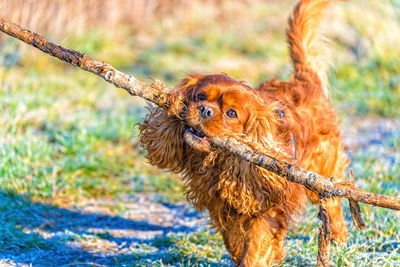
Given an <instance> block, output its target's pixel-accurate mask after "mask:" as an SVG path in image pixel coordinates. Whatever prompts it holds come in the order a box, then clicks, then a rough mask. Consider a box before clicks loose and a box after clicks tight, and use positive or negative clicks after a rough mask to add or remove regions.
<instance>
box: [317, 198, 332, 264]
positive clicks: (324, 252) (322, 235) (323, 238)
mask: <svg viewBox="0 0 400 267" xmlns="http://www.w3.org/2000/svg"><path fill="white" fill-rule="evenodd" d="M319 201H320V209H319V213H318V219H320V220H321V222H322V225H321V226H320V228H319V234H318V256H317V267H329V248H330V242H331V233H332V229H331V225H330V223H329V215H328V211H327V210H326V199H325V198H324V197H322V196H320V200H319Z"/></svg>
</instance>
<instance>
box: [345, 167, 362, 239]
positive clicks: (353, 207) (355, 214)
mask: <svg viewBox="0 0 400 267" xmlns="http://www.w3.org/2000/svg"><path fill="white" fill-rule="evenodd" d="M349 172H350V182H351V184H352V185H354V183H355V180H354V170H352V169H350V171H349ZM349 206H350V213H351V217H352V218H353V223H354V226H355V227H356V228H357V229H358V230H360V231H362V230H364V229H365V228H366V226H365V223H364V220H363V218H362V215H361V210H360V205H358V202H357V201H354V200H351V199H349Z"/></svg>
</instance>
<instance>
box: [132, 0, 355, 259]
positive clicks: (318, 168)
mask: <svg viewBox="0 0 400 267" xmlns="http://www.w3.org/2000/svg"><path fill="white" fill-rule="evenodd" d="M328 2H329V1H328V0H326V1H325V0H314V1H312V0H303V1H301V2H300V3H299V4H298V5H297V7H296V8H295V10H294V12H293V14H292V16H291V17H290V19H289V29H288V30H287V37H288V43H289V49H290V55H291V58H292V62H293V65H294V74H293V75H292V78H291V80H290V81H278V80H277V79H273V80H271V81H266V82H264V83H263V84H261V85H260V86H258V87H257V88H256V89H252V88H250V87H249V86H247V85H245V84H242V83H240V82H237V81H235V80H234V79H232V78H230V77H229V76H227V75H225V74H221V75H191V76H189V77H187V78H185V79H184V80H183V81H182V82H181V83H180V84H179V85H178V86H177V87H176V90H175V92H176V93H177V94H178V95H179V96H181V99H182V101H183V103H184V104H185V105H186V107H187V108H186V110H185V112H184V114H179V116H181V117H183V118H184V119H185V120H186V122H187V123H188V124H189V125H190V126H192V127H193V128H190V127H188V126H187V125H184V124H183V123H182V122H181V121H180V120H178V119H177V118H175V117H173V116H169V115H168V114H167V112H165V111H164V110H162V109H161V108H150V114H149V115H148V116H147V117H146V118H145V120H144V122H143V123H142V124H140V125H139V128H140V143H141V145H142V147H143V148H144V149H146V150H147V151H148V155H147V158H148V160H149V161H150V163H151V164H153V165H155V166H158V167H159V168H162V169H167V170H169V171H171V172H176V173H179V174H181V176H182V179H183V181H184V182H185V185H186V188H187V193H186V196H187V199H188V200H189V201H190V202H191V203H193V205H194V206H195V207H196V208H197V209H199V210H205V209H207V210H208V211H209V213H210V218H211V222H212V224H213V226H214V227H215V228H216V229H217V230H218V231H219V232H220V233H221V234H222V236H223V239H224V242H225V246H226V248H227V250H228V251H229V253H230V254H231V256H232V259H233V261H234V262H235V264H236V265H237V266H266V265H271V264H273V263H279V262H280V261H281V260H282V258H283V257H284V256H285V250H284V241H285V238H286V234H287V231H288V224H289V222H290V221H291V220H292V219H293V218H294V217H295V215H297V214H298V213H299V212H301V211H302V208H303V206H304V205H305V204H306V202H307V195H308V196H309V197H310V198H311V200H312V201H313V202H317V201H318V196H316V195H313V194H312V193H311V192H309V191H307V190H306V189H305V188H304V187H303V186H301V185H298V184H294V183H291V182H288V181H286V180H285V179H283V178H281V177H279V176H277V175H275V174H273V173H271V172H268V171H266V170H264V169H262V168H259V167H257V166H255V165H253V164H250V163H248V162H247V161H245V160H243V159H241V158H239V157H237V156H235V155H233V154H230V153H227V152H225V151H223V150H221V149H219V148H215V147H213V146H211V145H210V142H209V141H208V139H207V138H206V137H205V136H204V134H205V135H207V136H225V137H226V136H232V135H233V136H236V137H238V138H241V139H242V140H243V141H244V142H247V143H249V144H252V145H253V146H254V147H256V148H257V149H260V150H262V151H264V152H266V153H268V154H270V155H272V156H274V157H276V158H277V159H279V160H284V161H287V162H288V161H293V158H294V156H295V157H296V159H297V161H296V164H297V165H299V166H300V167H302V168H305V169H307V170H310V171H314V172H317V173H319V174H322V175H324V176H327V177H336V178H339V179H341V178H343V177H344V175H345V174H344V171H345V169H346V168H347V167H348V165H349V160H348V158H347V156H346V155H345V153H344V150H343V141H342V138H341V136H340V128H339V126H338V119H337V116H336V113H335V111H334V110H333V109H332V107H331V104H330V102H329V100H328V98H327V97H326V96H325V94H324V92H323V88H322V83H321V79H320V78H319V76H318V74H317V72H316V71H315V70H314V69H313V67H314V66H315V65H314V64H313V63H312V62H313V58H312V57H313V55H314V54H315V52H316V51H315V47H314V46H313V45H311V44H312V42H313V40H314V35H315V32H314V29H315V27H316V25H317V24H318V20H319V18H320V17H321V12H322V10H323V8H324V7H325V6H326V4H327V3H328ZM293 139H294V140H295V143H296V152H294V150H293V144H292V143H291V141H292V140H293ZM294 153H295V155H294ZM328 213H329V216H330V220H331V225H332V230H333V238H334V239H335V240H336V241H338V242H346V240H347V230H346V226H345V222H344V219H343V215H342V211H341V207H340V200H339V199H332V200H330V201H329V202H328Z"/></svg>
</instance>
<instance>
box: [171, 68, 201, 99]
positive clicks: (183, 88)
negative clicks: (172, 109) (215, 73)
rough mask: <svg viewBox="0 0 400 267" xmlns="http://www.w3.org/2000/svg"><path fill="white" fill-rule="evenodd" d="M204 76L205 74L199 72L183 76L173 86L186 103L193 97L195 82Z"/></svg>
mask: <svg viewBox="0 0 400 267" xmlns="http://www.w3.org/2000/svg"><path fill="white" fill-rule="evenodd" d="M204 77H205V75H199V74H193V75H189V76H188V77H186V78H184V79H183V80H182V81H181V82H180V83H179V84H178V86H177V87H176V88H175V91H176V92H178V93H179V94H180V95H181V96H183V101H184V102H185V103H186V104H187V103H188V102H190V101H191V100H192V99H193V91H194V88H195V87H196V84H197V82H198V81H199V80H201V79H203V78H204Z"/></svg>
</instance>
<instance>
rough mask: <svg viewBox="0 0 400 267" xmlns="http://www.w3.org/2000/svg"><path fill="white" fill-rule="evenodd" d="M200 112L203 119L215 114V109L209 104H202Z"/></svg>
mask: <svg viewBox="0 0 400 267" xmlns="http://www.w3.org/2000/svg"><path fill="white" fill-rule="evenodd" d="M199 113H200V116H201V117H202V118H203V119H208V118H211V117H212V116H214V110H213V109H212V108H210V107H209V106H207V105H201V106H200V107H199Z"/></svg>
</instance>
